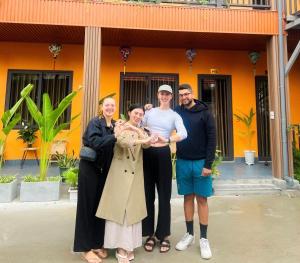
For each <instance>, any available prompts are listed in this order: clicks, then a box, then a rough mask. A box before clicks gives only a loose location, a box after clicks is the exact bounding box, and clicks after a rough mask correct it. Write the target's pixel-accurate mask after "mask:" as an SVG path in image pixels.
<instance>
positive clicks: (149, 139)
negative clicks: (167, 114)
mask: <svg viewBox="0 0 300 263" xmlns="http://www.w3.org/2000/svg"><path fill="white" fill-rule="evenodd" d="M143 141H144V144H148V145H150V144H152V143H153V142H152V141H153V137H152V136H149V137H147V138H146V139H144V140H143Z"/></svg>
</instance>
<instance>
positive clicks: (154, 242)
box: [145, 237, 156, 246]
mask: <svg viewBox="0 0 300 263" xmlns="http://www.w3.org/2000/svg"><path fill="white" fill-rule="evenodd" d="M149 241H152V242H153V243H152V242H151V243H150V242H149ZM145 244H147V246H148V245H149V246H155V244H156V240H155V238H154V237H148V238H147V239H146V242H145Z"/></svg>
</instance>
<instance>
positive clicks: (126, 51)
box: [120, 47, 131, 75]
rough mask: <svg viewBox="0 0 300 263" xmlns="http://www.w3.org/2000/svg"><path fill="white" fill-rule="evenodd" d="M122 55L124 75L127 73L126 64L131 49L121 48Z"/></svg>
mask: <svg viewBox="0 0 300 263" xmlns="http://www.w3.org/2000/svg"><path fill="white" fill-rule="evenodd" d="M120 54H121V58H122V60H123V72H124V75H125V73H126V62H127V59H128V57H129V56H130V54H131V48H130V47H120Z"/></svg>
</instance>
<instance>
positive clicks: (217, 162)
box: [211, 150, 223, 177]
mask: <svg viewBox="0 0 300 263" xmlns="http://www.w3.org/2000/svg"><path fill="white" fill-rule="evenodd" d="M222 161H223V156H222V155H221V151H220V150H216V152H215V160H214V161H213V163H212V165H211V175H212V176H213V177H218V176H220V174H221V173H220V171H219V169H218V166H219V165H220V164H221V163H222Z"/></svg>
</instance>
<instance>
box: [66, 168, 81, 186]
mask: <svg viewBox="0 0 300 263" xmlns="http://www.w3.org/2000/svg"><path fill="white" fill-rule="evenodd" d="M78 172H79V169H78V168H70V169H68V170H67V171H65V172H64V173H63V178H64V179H65V182H66V183H67V184H68V185H69V186H70V187H71V188H73V189H77V186H78Z"/></svg>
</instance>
